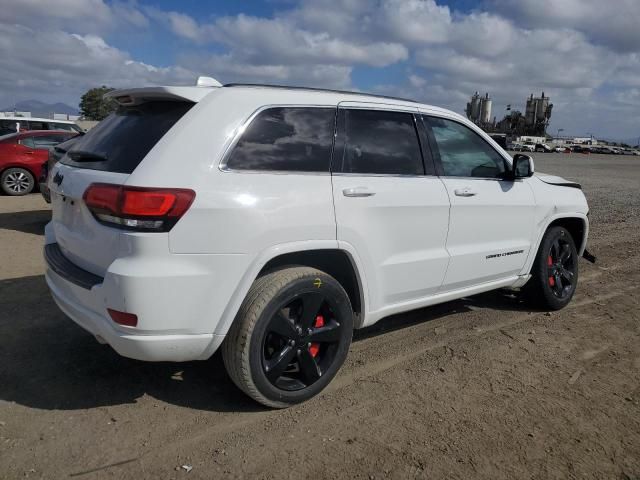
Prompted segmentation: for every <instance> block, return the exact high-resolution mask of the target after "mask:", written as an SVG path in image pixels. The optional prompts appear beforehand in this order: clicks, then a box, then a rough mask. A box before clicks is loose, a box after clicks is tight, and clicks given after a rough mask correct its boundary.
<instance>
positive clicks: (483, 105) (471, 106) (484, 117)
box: [466, 92, 492, 127]
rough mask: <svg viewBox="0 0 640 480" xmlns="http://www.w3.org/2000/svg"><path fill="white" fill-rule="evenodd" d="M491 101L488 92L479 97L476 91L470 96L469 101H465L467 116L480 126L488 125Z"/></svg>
mask: <svg viewBox="0 0 640 480" xmlns="http://www.w3.org/2000/svg"><path fill="white" fill-rule="evenodd" d="M491 105H492V101H491V98H490V97H489V94H488V93H486V94H485V96H484V97H481V96H480V94H479V93H478V92H476V93H474V94H473V95H472V96H471V101H470V102H468V103H467V108H466V113H467V118H468V119H469V120H471V121H472V122H473V123H475V124H476V125H479V126H481V127H484V126H488V125H489V124H490V122H491Z"/></svg>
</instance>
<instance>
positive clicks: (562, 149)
mask: <svg viewBox="0 0 640 480" xmlns="http://www.w3.org/2000/svg"><path fill="white" fill-rule="evenodd" d="M567 150H568V152H567ZM553 151H554V152H556V153H571V149H570V148H569V147H555V148H554V149H553Z"/></svg>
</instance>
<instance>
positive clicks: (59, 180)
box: [53, 172, 64, 186]
mask: <svg viewBox="0 0 640 480" xmlns="http://www.w3.org/2000/svg"><path fill="white" fill-rule="evenodd" d="M62 180H64V176H63V175H60V172H56V174H55V176H54V177H53V183H55V184H56V185H58V186H60V185H61V184H62Z"/></svg>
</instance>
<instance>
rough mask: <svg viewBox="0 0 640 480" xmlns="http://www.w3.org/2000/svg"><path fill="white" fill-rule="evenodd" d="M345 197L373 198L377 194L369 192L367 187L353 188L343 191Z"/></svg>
mask: <svg viewBox="0 0 640 480" xmlns="http://www.w3.org/2000/svg"><path fill="white" fill-rule="evenodd" d="M342 194H343V195H344V196H345V197H372V196H374V195H375V194H376V192H372V191H371V190H368V189H367V187H351V188H345V189H344V190H342Z"/></svg>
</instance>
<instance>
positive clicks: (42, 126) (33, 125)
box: [24, 120, 49, 130]
mask: <svg viewBox="0 0 640 480" xmlns="http://www.w3.org/2000/svg"><path fill="white" fill-rule="evenodd" d="M24 123H25V124H24V128H29V130H49V125H48V124H46V123H44V122H34V121H33V120H29V123H28V124H27V122H24ZM27 125H29V126H28V127H27Z"/></svg>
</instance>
